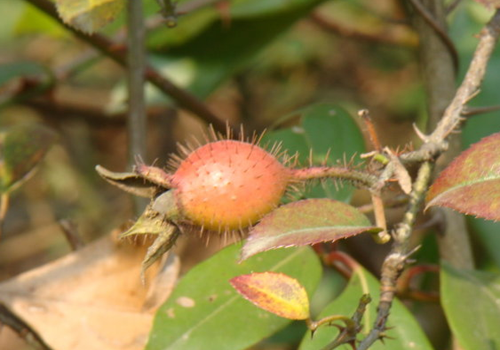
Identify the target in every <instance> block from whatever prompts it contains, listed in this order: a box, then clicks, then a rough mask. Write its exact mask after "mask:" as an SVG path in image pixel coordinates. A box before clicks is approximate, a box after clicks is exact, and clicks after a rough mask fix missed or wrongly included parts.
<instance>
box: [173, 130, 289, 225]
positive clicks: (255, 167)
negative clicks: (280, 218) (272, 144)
mask: <svg viewBox="0 0 500 350" xmlns="http://www.w3.org/2000/svg"><path fill="white" fill-rule="evenodd" d="M289 179H290V176H289V170H288V168H286V167H285V166H284V165H282V164H281V163H280V162H279V161H278V160H277V159H276V158H275V157H274V156H273V155H271V154H270V153H268V152H266V151H265V150H263V149H262V148H260V147H258V146H256V145H254V144H251V143H246V142H240V141H232V140H224V141H216V142H211V143H208V144H206V145H204V146H201V147H200V148H198V149H196V150H194V151H193V152H192V153H190V154H189V156H188V157H187V158H186V159H185V160H184V161H183V162H182V163H181V164H180V166H179V168H178V169H177V171H176V172H175V173H174V175H173V176H172V185H173V188H174V189H175V194H176V199H177V201H178V203H179V205H180V208H181V211H182V213H183V214H184V216H185V217H187V218H188V219H190V220H191V221H193V222H194V223H195V224H198V225H200V226H202V227H204V228H207V229H210V230H219V231H221V230H236V229H240V228H244V227H247V226H249V225H252V224H254V223H255V222H257V221H258V220H259V219H260V218H261V217H262V216H263V215H265V214H267V213H268V212H270V211H271V210H272V209H273V208H275V207H276V206H277V205H278V203H279V201H280V199H281V197H282V196H283V194H284V192H285V189H286V187H287V185H288V182H289Z"/></svg>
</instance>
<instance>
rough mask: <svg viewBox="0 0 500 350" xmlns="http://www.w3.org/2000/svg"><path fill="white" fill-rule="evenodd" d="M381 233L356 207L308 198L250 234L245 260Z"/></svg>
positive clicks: (278, 212)
mask: <svg viewBox="0 0 500 350" xmlns="http://www.w3.org/2000/svg"><path fill="white" fill-rule="evenodd" d="M365 231H370V232H379V231H381V229H380V228H378V227H374V226H373V225H372V224H371V223H370V221H369V220H368V218H367V217H366V216H364V215H363V214H362V213H361V212H359V211H358V210H357V209H356V208H354V207H352V206H350V205H348V204H346V203H343V202H339V201H335V200H333V199H326V198H321V199H307V200H302V201H298V202H293V203H290V204H287V205H284V206H282V207H280V208H278V209H276V210H275V211H273V212H272V213H271V214H269V215H267V216H265V217H264V218H263V219H262V220H261V222H260V223H259V224H258V225H256V226H255V227H254V228H253V229H252V230H251V231H250V236H249V238H248V240H247V242H246V243H245V245H244V247H243V252H242V260H244V259H247V258H248V257H250V256H252V255H254V254H256V253H259V252H263V251H266V250H269V249H275V248H280V247H292V246H302V245H308V244H315V243H319V242H326V241H335V240H337V239H340V238H347V237H350V236H354V235H357V234H359V233H361V232H365Z"/></svg>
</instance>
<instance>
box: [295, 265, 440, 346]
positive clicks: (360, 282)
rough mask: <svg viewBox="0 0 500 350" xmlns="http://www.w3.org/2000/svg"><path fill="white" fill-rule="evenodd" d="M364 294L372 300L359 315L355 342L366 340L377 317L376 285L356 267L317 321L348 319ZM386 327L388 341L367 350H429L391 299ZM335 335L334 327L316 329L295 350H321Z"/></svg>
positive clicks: (420, 333)
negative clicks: (297, 349)
mask: <svg viewBox="0 0 500 350" xmlns="http://www.w3.org/2000/svg"><path fill="white" fill-rule="evenodd" d="M364 294H369V295H370V296H371V297H372V298H373V300H372V301H371V302H370V304H368V307H367V308H366V311H365V313H364V315H363V319H362V326H363V327H362V329H361V331H360V335H359V337H358V340H362V338H363V336H366V335H367V334H368V332H369V331H370V329H371V327H373V323H374V322H375V319H376V316H377V304H378V302H379V294H380V284H379V282H378V280H377V279H376V278H375V277H373V276H372V275H371V274H370V273H369V272H368V271H366V270H365V269H364V268H363V267H361V266H359V265H358V266H357V267H356V268H355V269H354V271H353V275H352V277H351V279H350V280H349V284H348V285H347V287H346V288H345V290H344V291H343V292H342V294H341V295H340V296H339V297H338V298H337V299H335V300H334V301H333V302H331V303H330V304H329V305H327V307H326V308H325V309H324V310H323V311H322V312H321V313H320V314H319V315H318V316H317V318H318V319H320V318H323V317H327V316H330V315H346V316H349V317H351V316H352V315H353V314H354V312H355V311H356V307H357V305H358V303H359V300H360V298H361V297H362V296H363V295H364ZM387 326H388V327H389V328H390V329H388V330H387V331H386V332H385V333H386V335H387V336H389V337H390V338H386V339H385V340H384V343H382V342H379V341H378V342H376V343H374V344H373V345H372V346H371V347H370V350H402V349H405V350H407V349H411V350H432V346H431V344H430V343H429V341H428V339H427V337H426V336H425V334H424V332H423V331H422V329H421V328H420V325H419V324H418V322H417V321H416V319H415V318H414V317H413V315H412V314H411V313H410V312H409V311H408V310H407V309H406V307H405V306H404V305H403V303H401V302H400V301H399V300H398V299H395V300H394V303H393V304H392V307H391V313H390V315H389V319H388V324H387ZM391 327H393V328H391ZM338 332H339V331H338V329H336V328H335V327H320V328H318V330H317V331H316V332H315V333H314V337H312V338H311V334H310V333H308V334H306V335H305V336H304V338H303V339H302V343H301V344H300V348H299V349H300V350H318V349H323V348H324V347H325V346H326V345H327V344H329V343H330V342H332V341H333V340H334V339H335V338H336V336H337V335H338ZM338 349H340V350H352V347H351V346H350V345H342V346H340V347H339V348H338Z"/></svg>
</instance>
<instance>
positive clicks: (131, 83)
mask: <svg viewBox="0 0 500 350" xmlns="http://www.w3.org/2000/svg"><path fill="white" fill-rule="evenodd" d="M142 6H143V4H142V1H127V43H128V48H129V49H128V51H127V63H128V64H127V90H128V122H127V130H128V137H129V141H128V146H129V150H128V164H129V167H130V168H132V166H133V165H134V164H135V160H136V159H137V157H141V158H142V159H147V157H146V129H147V121H146V108H145V102H144V72H145V60H146V58H145V53H144V19H143V8H142Z"/></svg>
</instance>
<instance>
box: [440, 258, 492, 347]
mask: <svg viewBox="0 0 500 350" xmlns="http://www.w3.org/2000/svg"><path fill="white" fill-rule="evenodd" d="M499 300H500V274H498V273H489V272H484V271H468V270H464V269H457V268H454V267H452V266H450V265H449V264H447V263H445V262H444V263H443V265H442V269H441V302H442V303H443V308H444V311H445V313H446V318H447V320H448V322H449V323H450V327H451V330H452V332H453V334H454V335H455V336H456V337H457V339H458V342H459V343H460V345H461V347H462V348H463V349H464V350H490V349H496V348H498V347H499V346H500V330H499V328H498V325H499V324H500V305H499V302H498V301H499Z"/></svg>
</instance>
